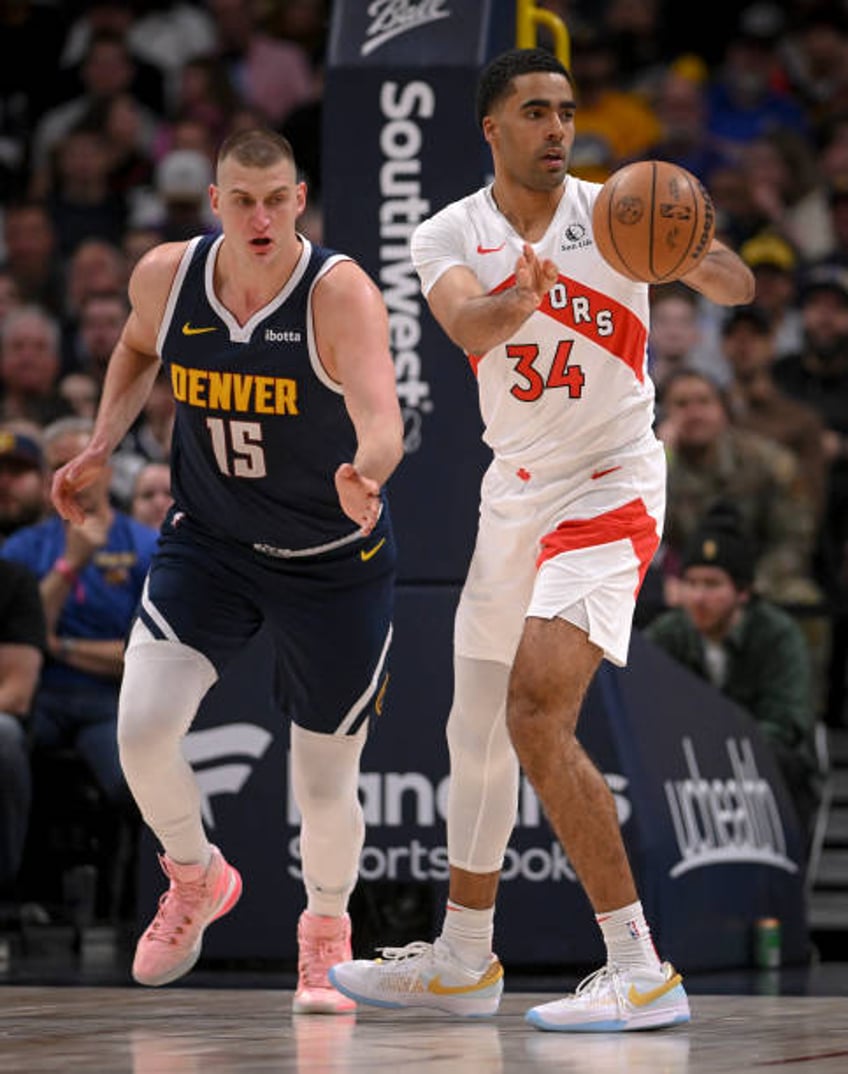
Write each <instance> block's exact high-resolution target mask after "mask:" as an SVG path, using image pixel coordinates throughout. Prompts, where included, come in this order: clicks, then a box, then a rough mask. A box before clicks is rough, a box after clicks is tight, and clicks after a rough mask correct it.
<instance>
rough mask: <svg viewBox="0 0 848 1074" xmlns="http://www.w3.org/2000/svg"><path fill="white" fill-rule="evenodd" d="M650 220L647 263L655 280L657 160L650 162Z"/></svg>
mask: <svg viewBox="0 0 848 1074" xmlns="http://www.w3.org/2000/svg"><path fill="white" fill-rule="evenodd" d="M649 205H650V221H649V223H648V229H647V234H648V248H647V264H648V269H649V270H650V275H652V276H653V277H654V281H656V280H657V278H658V277H657V270H656V267H655V263H654V226H655V223H656V217H657V163H656V161H652V162H650V202H649Z"/></svg>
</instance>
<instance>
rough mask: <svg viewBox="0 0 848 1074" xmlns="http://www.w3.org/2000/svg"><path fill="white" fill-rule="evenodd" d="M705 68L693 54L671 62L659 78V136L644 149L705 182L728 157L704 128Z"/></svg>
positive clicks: (656, 99)
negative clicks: (677, 165)
mask: <svg viewBox="0 0 848 1074" xmlns="http://www.w3.org/2000/svg"><path fill="white" fill-rule="evenodd" d="M705 78H706V68H704V67H703V64H701V63H700V62H699V61H698V60H697V59H696V58H695V57H691V56H690V57H684V58H681V59H680V60H678V61H677V62H675V63H673V64H671V66H670V67H669V68H668V69H667V71H666V72H665V74H664V75H663V76H662V78H661V79H660V80H659V83H658V85H657V88H656V91H655V94H654V98H653V105H654V112H655V113H656V116H657V119H658V120H659V123H660V128H661V130H660V137H659V139H658V140H657V141H656V142H654V144H653V145H652V146H649V148H648V149H646V150H645V156H646V157H648V158H650V159H653V160H668V161H670V162H671V163H673V164H679V165H680V166H681V167H682V168H686V170H687V171H690V172H692V174H693V175H696V176H697V177H698V178H699V179H700V180H701V182H702V183H708V181H709V177H710V175H711V174H712V172H713V171H715V169H716V168H718V167H719V166H720V165H722V164H726V163H727V160H726V158H725V157H724V155H723V154H722V152H721V150H720V149H719V147H718V145H717V144H716V143H715V141H714V140H713V138H712V136H711V135H710V133H709V131H708V130H707V97H706V86H705V82H704V80H705Z"/></svg>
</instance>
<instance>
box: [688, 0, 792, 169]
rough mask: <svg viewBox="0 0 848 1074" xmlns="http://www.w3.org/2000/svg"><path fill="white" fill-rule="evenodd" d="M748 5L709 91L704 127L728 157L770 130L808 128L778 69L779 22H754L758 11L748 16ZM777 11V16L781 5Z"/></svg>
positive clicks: (749, 13)
mask: <svg viewBox="0 0 848 1074" xmlns="http://www.w3.org/2000/svg"><path fill="white" fill-rule="evenodd" d="M752 10H753V6H752V8H747V9H745V10H744V11H743V13H742V17H741V18H740V24H739V27H738V29H737V31H736V33H735V34H733V35H732V36H731V37H730V38H729V40H728V41H727V44H726V47H725V50H724V58H723V61H722V64H721V66H720V68H719V70H718V73H717V75H716V76H715V77H714V78H713V79H712V81H711V83H710V87H709V90H708V101H709V116H708V120H707V126H708V129H709V131H710V133H711V134H712V135H713V137H715V138H716V139H717V140H718V142H719V145H720V146H721V148H722V149H723V151H724V152H726V153H728V154H730V155H731V156H732V155H734V154H736V153H738V152H739V151H740V150H741V149H742V148H743V147H744V146H745V145H746V144H749V143H750V142H753V141H754V140H755V139H756V138H760V137H762V136H763V135H765V134H768V133H769V132H770V131H773V130H779V129H786V130H791V131H797V132H799V133H800V134H805V135H806V134H808V132H809V123H808V122H807V119H806V116H805V114H804V111H803V109H802V108H801V106H800V105H799V104H798V102H797V101H796V100H795V98H794V97H793V96H792V94H791V93H789V92H788V91H787V89H786V80H785V78H784V77H782V73H781V72H780V71H779V68H780V61H779V59H778V54H777V48H776V46H777V43H778V40H779V36H780V33H781V32H782V27H781V25H780V23H779V22H772V23H771V25H770V26H769V24H768V23H767V22H766V23H763V22H760V21H758V19H757V17H756V12H754V17H753V18H752V17H751V11H752ZM776 14H777V17H778V19H779V18H781V12H780V10H779V9H776Z"/></svg>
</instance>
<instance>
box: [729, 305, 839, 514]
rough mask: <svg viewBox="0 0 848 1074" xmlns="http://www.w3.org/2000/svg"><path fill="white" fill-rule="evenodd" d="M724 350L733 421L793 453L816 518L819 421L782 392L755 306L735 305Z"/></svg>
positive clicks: (765, 326)
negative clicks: (728, 367)
mask: <svg viewBox="0 0 848 1074" xmlns="http://www.w3.org/2000/svg"><path fill="white" fill-rule="evenodd" d="M722 333H723V346H724V354H725V357H726V359H727V362H728V365H729V366H730V369H731V370H732V372H733V379H732V381H731V383H730V385H729V388H728V402H729V405H730V413H731V418H732V420H733V423H734V425H737V426H738V427H739V428H740V429H750V430H751V432H754V433H759V434H760V436H765V437H768V438H769V439H770V440H774V441H776V442H777V443H779V444H783V446H784V447H785V448H788V450H789V451H791V452H792V454H793V455H794V456H795V458H796V460H797V462H798V466H799V469H800V472H801V473H802V474H803V475H804V480H805V482H806V483H807V486H808V488H809V492H810V496H811V498H812V500H813V503H814V505H815V508H816V514H817V517H818V518H819V519H820V518H821V517H822V514H823V510H824V502H825V488H826V484H827V469H828V464H827V461H826V460H825V457H824V449H823V444H822V439H823V437H822V434H823V432H824V423H823V422H822V419H821V416H820V415H819V413H818V411H816V410H814V409H813V408H812V407H811V406H808V405H807V404H806V403H802V402H799V401H798V400H797V399H795V398H793V397H792V396H789V395H787V394H786V393H785V392H784V391H783V390H782V389H781V388H780V387H779V386H778V384H777V382H776V381H775V379H774V364H775V361H776V358H777V355H776V351H775V346H774V333H773V330H772V327H771V324H770V322H769V319H768V317H767V315H766V314H765V313H764V312H763V310H761V309H760V308H759V307H758V306H738V307H736V308H735V309H733V310H732V311H731V312H730V314H729V315H728V317H727V319H726V321H725V322H724V326H723V329H722Z"/></svg>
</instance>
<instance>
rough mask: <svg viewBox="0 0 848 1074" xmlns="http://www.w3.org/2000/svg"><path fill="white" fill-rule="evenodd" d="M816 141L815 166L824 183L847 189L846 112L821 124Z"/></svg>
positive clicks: (847, 113)
mask: <svg viewBox="0 0 848 1074" xmlns="http://www.w3.org/2000/svg"><path fill="white" fill-rule="evenodd" d="M816 140H817V146H818V156H817V159H816V166H817V168H818V172H819V174H820V176H821V178H822V180H823V181H824V182H826V183H827V184H828V185H829V186H831V187H838V188H845V187H848V111H844V112H839V113H838V114H836V115H834V116H831V117H830V118H829V119H828V120H827V121H826V122H824V123H822V124H821V125H820V126H819V128H818V130H817V132H816Z"/></svg>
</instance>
